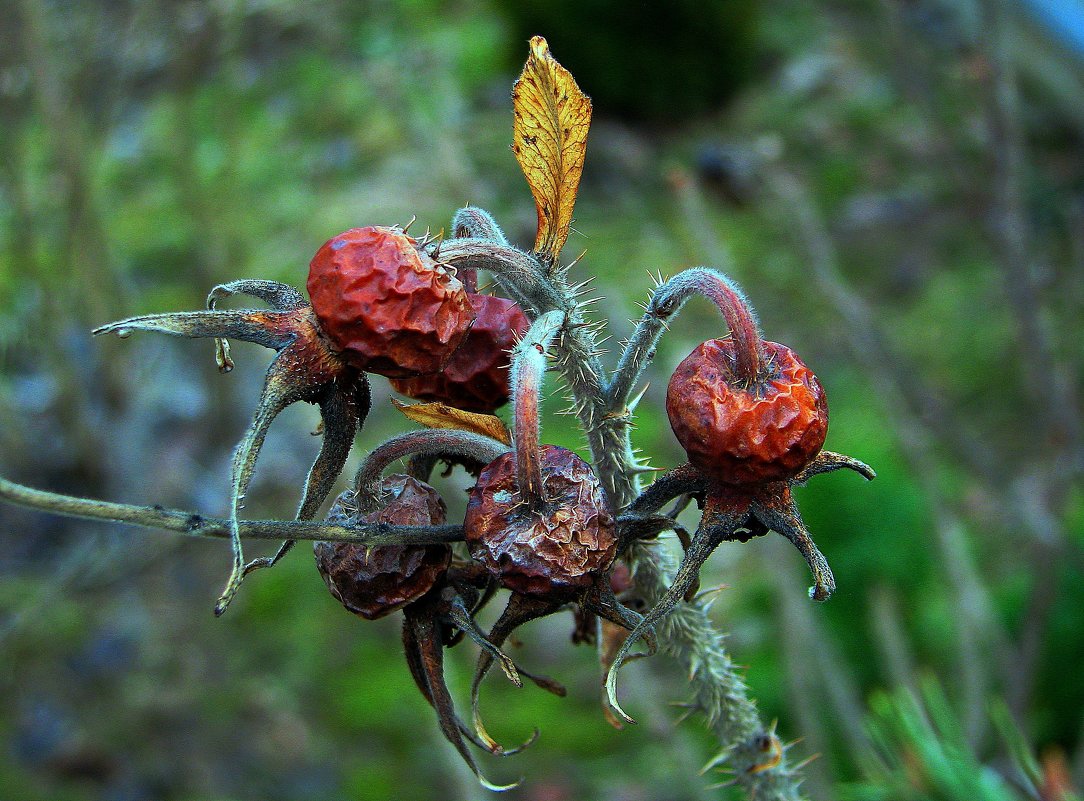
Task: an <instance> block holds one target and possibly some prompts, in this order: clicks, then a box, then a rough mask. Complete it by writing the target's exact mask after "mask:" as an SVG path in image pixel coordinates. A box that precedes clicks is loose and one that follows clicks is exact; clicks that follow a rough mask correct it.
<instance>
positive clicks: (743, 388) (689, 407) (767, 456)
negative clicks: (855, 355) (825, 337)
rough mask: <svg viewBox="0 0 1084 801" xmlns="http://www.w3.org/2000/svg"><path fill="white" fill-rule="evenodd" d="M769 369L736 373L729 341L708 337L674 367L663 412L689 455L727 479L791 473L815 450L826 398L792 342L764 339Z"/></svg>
mask: <svg viewBox="0 0 1084 801" xmlns="http://www.w3.org/2000/svg"><path fill="white" fill-rule="evenodd" d="M762 347H763V355H764V363H765V364H767V365H768V368H769V373H768V375H767V376H766V377H764V378H762V379H760V380H759V381H756V382H752V383H750V382H746V381H742V380H741V379H740V378H739V377H738V376H736V375H735V361H736V357H735V351H734V342H733V340H732V339H730V338H727V339H711V340H708V341H707V342H704V343H703V344H701V345H699V346H698V347H697V348H696V349H695V350H694V351H693V352H692V353H690V354H689V356H688V357H686V359H685V360H684V361H683V362H682V363H681V364H679V365H678V368H677V369H676V370H675V371H674V374H673V376H672V377H671V378H670V386H669V388H668V389H667V391H666V412H667V414H668V415H669V417H670V426H671V427H672V428H673V429H674V434H675V435H676V436H677V439H678V442H680V443H681V445H682V447H683V448H685V452H686V453H687V454H688V455H689V461H690V462H691V463H692V464H693V465H694V466H695V467H697V468H699V469H700V470H701V471H702V472H703V473H704V474H706V475H708V476H710V477H712V478H714V479H716V480H718V481H722V482H724V483H727V484H755V483H762V482H766V481H782V480H785V479H788V478H791V477H793V476H794V475H796V474H797V473H798V471H799V470H801V469H802V468H803V467H805V466H806V465H807V464H809V462H811V461H812V460H813V458H814V457H815V456H816V455H817V454H818V453H819V452H820V449H821V446H822V445H823V444H824V438H825V435H826V434H827V433H828V402H827V400H826V399H825V396H824V390H823V389H822V388H821V385H820V382H818V381H817V377H816V376H815V375H813V372H812V371H811V370H810V369H809V368H808V367H806V366H805V364H803V363H802V361H801V359H799V358H798V356H797V355H796V354H795V353H794V351H792V350H791V349H790V348H787V347H785V346H784V345H779V344H777V343H775V342H763V343H762Z"/></svg>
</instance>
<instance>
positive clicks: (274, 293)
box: [207, 278, 307, 373]
mask: <svg viewBox="0 0 1084 801" xmlns="http://www.w3.org/2000/svg"><path fill="white" fill-rule="evenodd" d="M233 295H248V296H249V297H253V298H257V299H258V300H262V301H263V302H264V303H266V304H267V305H268V306H270V307H271V308H272V309H275V310H276V311H294V310H295V309H300V308H301V307H303V306H305V305H307V301H306V300H305V296H304V295H302V294H301V293H300V292H298V291H297V290H296V289H294V288H293V287H292V286H290V285H289V284H280V283H279V282H278V281H262V280H259V279H255V278H242V279H241V280H239V281H230V282H229V283H225V284H219V285H218V286H216V287H215V288H214V289H212V290H211V291H210V292H209V293H208V295H207V308H208V309H210V310H211V311H214V308H215V305H216V304H217V303H218V301H220V300H223V299H224V298H228V297H232V296H233ZM215 363H216V364H217V365H218V369H219V371H220V372H223V373H228V372H229V371H230V370H232V369H233V367H234V364H233V359H231V358H230V341H229V340H228V339H226V338H225V337H216V338H215Z"/></svg>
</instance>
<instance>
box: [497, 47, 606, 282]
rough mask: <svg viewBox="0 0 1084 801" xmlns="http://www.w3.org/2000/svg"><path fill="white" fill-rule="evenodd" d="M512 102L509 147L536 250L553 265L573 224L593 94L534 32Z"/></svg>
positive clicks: (515, 85)
mask: <svg viewBox="0 0 1084 801" xmlns="http://www.w3.org/2000/svg"><path fill="white" fill-rule="evenodd" d="M512 107H513V115H514V122H513V125H512V133H513V142H512V151H513V152H514V153H515V154H516V160H517V161H519V166H520V169H522V170H523V174H524V176H526V178H527V183H528V185H529V186H530V187H531V194H532V195H534V201H535V206H536V208H537V211H538V233H537V234H536V235H535V242H534V250H535V253H536V254H538V256H539V257H540V258H541V259H542V260H543V261H545V262H547V263H549V264H553V263H554V262H556V261H557V257H558V255H560V253H561V248H563V247H564V244H565V240H566V239H568V230H569V228H570V227H571V225H572V209H573V208H574V207H575V205H576V192H577V191H578V189H579V186H580V175H581V174H582V173H583V159H584V154H585V153H586V151H587V131H588V129H589V128H590V127H591V98H589V97H588V96H587V95H585V94H584V93H583V92H582V91H580V87H579V86H577V85H576V80H575V79H574V78H573V77H572V74H571V73H570V72H569V71H568V70H566V69H565V68H564V67H562V66H561V65H560V64H558V63H557V60H556V59H555V58H554V57H553V56H552V55H550V50H549V45H548V44H547V43H546V40H545V39H543V38H542V37H541V36H535V37H534V38H533V39H531V54H530V56H529V57H528V58H527V63H526V64H525V65H524V67H523V73H522V74H521V75H520V76H519V79H518V80H517V81H516V82H515V84H514V85H513V86H512Z"/></svg>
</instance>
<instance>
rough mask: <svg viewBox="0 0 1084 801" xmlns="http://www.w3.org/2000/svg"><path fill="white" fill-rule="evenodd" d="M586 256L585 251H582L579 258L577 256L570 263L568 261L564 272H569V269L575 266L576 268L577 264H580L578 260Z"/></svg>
mask: <svg viewBox="0 0 1084 801" xmlns="http://www.w3.org/2000/svg"><path fill="white" fill-rule="evenodd" d="M586 255H587V251H586V250H585V251H583V253H581V254H580V255H579V256H577V257H576V258H574V259H573V260H572V261H570V262H569V263H568V266H567V267H565V270H571V269H572V268H573V267H575V266H576V265H577V264H579V263H580V259H582V258H583V257H584V256H586Z"/></svg>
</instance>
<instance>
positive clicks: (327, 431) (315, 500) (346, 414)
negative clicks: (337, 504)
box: [242, 373, 371, 578]
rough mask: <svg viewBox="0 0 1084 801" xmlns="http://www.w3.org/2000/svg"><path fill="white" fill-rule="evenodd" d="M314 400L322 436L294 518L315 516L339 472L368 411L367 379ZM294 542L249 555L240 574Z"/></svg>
mask: <svg viewBox="0 0 1084 801" xmlns="http://www.w3.org/2000/svg"><path fill="white" fill-rule="evenodd" d="M317 403H318V404H319V406H320V420H321V426H320V428H321V431H322V436H323V440H322V442H321V443H320V452H319V453H318V454H317V455H316V460H315V461H314V462H313V463H312V468H311V469H310V470H309V476H308V478H307V479H306V481H305V494H304V495H303V496H302V498H301V504H300V505H299V506H298V508H297V517H296V519H297V520H312V519H314V518H315V517H316V513H317V512H318V511H319V510H320V506H321V505H322V504H323V503H324V501H325V500H327V497H328V495H329V494H331V490H332V488H333V487H334V486H335V481H336V480H337V479H338V477H339V474H340V473H342V470H343V467H344V466H345V465H346V459H347V457H348V456H349V455H350V447H351V445H353V443H354V435H355V433H356V432H357V431H358V430H360V429H361V427H362V425H363V424H364V423H365V418H366V417H367V416H368V414H369V408H370V405H371V400H370V392H369V381H368V379H367V378H366V377H365V374H364V373H360V374H359V375H358V376H357V379H356V380H355V381H354V383H353V384H352V385H350V386H349V387H347V388H345V389H343V388H339V387H332V388H331V389H330V391H325V392H324V393H322V397H321V398H320V399H319V400H318V401H317ZM295 542H296V540H286V541H284V542H283V543H282V544H281V545H280V546H279V549H278V551H276V552H275V555H274V556H270V557H260V558H259V559H253V560H252V561H251V562H249V563H248V564H246V565H245V567H244V572H243V574H242V578H244V577H245V576H247V575H248V574H249V573H251V572H252V571H254V570H259V569H262V568H265V567H274V566H275V565H276V564H278V562H279V560H281V559H282V557H284V556H285V555H286V554H287V553H289V551H290V549H291V548H293V547H294V543H295Z"/></svg>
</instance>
